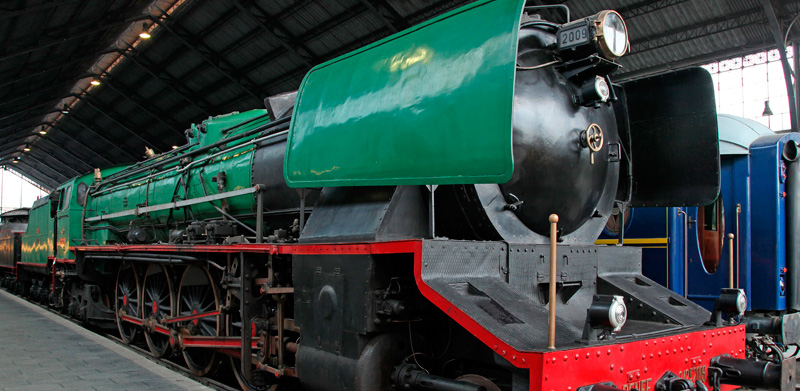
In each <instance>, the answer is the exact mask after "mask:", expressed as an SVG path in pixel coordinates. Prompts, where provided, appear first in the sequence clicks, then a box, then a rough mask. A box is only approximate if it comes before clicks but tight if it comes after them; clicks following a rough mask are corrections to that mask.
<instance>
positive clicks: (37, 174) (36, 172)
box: [5, 159, 64, 190]
mask: <svg viewBox="0 0 800 391" xmlns="http://www.w3.org/2000/svg"><path fill="white" fill-rule="evenodd" d="M8 164H9V163H5V165H6V166H8ZM15 166H25V167H27V168H28V170H31V171H33V173H31V172H29V171H26V170H20V171H22V172H23V173H24V174H25V175H27V176H28V177H30V178H31V179H33V180H34V181H37V182H38V183H39V184H41V185H42V187H49V188H50V189H51V190H52V189H55V188H56V187H58V185H60V184H61V183H63V182H64V181H60V180H58V179H57V178H53V177H52V176H50V175H48V174H47V173H45V172H43V171H42V170H41V169H39V168H38V167H36V166H34V165H33V164H30V163H28V162H27V161H24V159H20V160H19V163H14V166H9V167H15ZM42 178H44V179H42Z"/></svg>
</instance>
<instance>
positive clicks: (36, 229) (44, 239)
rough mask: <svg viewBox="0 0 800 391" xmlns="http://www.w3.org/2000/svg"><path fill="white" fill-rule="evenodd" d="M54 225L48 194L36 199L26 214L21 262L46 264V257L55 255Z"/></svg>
mask: <svg viewBox="0 0 800 391" xmlns="http://www.w3.org/2000/svg"><path fill="white" fill-rule="evenodd" d="M54 227H55V225H54V218H53V216H52V215H51V214H50V198H49V196H47V197H42V198H40V199H38V200H36V202H34V203H33V207H31V213H30V215H29V216H28V228H27V231H26V232H25V234H24V235H22V255H21V257H20V261H21V262H24V263H38V264H46V263H47V257H51V256H53V255H55V247H54V246H55V244H54V241H53V239H54V233H53V228H54Z"/></svg>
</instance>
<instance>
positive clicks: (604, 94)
mask: <svg viewBox="0 0 800 391" xmlns="http://www.w3.org/2000/svg"><path fill="white" fill-rule="evenodd" d="M594 89H595V91H597V95H598V96H599V97H600V100H602V101H603V102H605V101H607V100H608V98H609V97H610V96H611V93H610V91H609V89H608V83H606V79H604V78H602V77H600V76H598V77H597V78H596V79H595V80H594Z"/></svg>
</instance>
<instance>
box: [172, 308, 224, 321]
mask: <svg viewBox="0 0 800 391" xmlns="http://www.w3.org/2000/svg"><path fill="white" fill-rule="evenodd" d="M220 314H221V312H220V311H211V312H203V313H201V314H192V315H186V316H178V317H175V318H164V319H162V320H161V323H163V324H171V323H177V322H184V321H187V320H197V319H200V318H205V317H207V316H217V315H220Z"/></svg>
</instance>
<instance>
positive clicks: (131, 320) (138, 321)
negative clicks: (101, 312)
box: [122, 315, 143, 326]
mask: <svg viewBox="0 0 800 391" xmlns="http://www.w3.org/2000/svg"><path fill="white" fill-rule="evenodd" d="M122 320H124V321H126V322H128V323H133V324H138V325H139V326H141V325H142V323H143V320H142V319H139V318H134V317H132V316H129V315H122Z"/></svg>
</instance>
